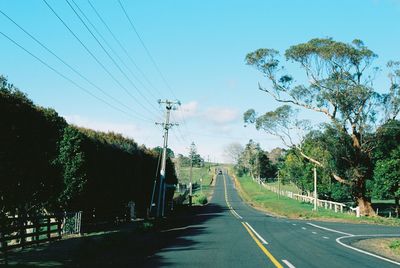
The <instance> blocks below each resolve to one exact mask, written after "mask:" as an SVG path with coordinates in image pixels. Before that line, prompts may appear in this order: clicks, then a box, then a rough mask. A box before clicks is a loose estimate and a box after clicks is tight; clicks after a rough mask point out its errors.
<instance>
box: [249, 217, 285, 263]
mask: <svg viewBox="0 0 400 268" xmlns="http://www.w3.org/2000/svg"><path fill="white" fill-rule="evenodd" d="M242 225H243V226H244V228H246V230H247V232H249V234H250V236H251V237H252V238H253V240H254V241H255V242H256V244H257V246H258V247H259V248H261V250H262V251H263V252H264V254H265V255H267V257H268V258H269V259H270V260H271V262H272V263H273V264H274V265H275V267H277V268H283V266H282V265H281V264H280V263H279V262H278V261H277V260H276V259H275V257H274V256H273V255H272V254H271V253H270V252H269V251H268V249H266V248H265V247H264V246H263V244H261V242H260V241H259V240H258V239H257V237H256V236H255V235H254V234H253V232H252V231H251V230H250V228H249V227H247V226H246V224H244V222H242Z"/></svg>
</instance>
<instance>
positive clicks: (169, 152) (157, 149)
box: [153, 146, 175, 158]
mask: <svg viewBox="0 0 400 268" xmlns="http://www.w3.org/2000/svg"><path fill="white" fill-rule="evenodd" d="M153 151H154V152H156V153H157V154H159V155H161V154H162V152H163V148H162V147H160V146H157V147H155V148H153ZM167 157H168V158H175V153H174V151H172V150H171V148H167Z"/></svg>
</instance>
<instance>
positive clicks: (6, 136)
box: [0, 76, 66, 214]
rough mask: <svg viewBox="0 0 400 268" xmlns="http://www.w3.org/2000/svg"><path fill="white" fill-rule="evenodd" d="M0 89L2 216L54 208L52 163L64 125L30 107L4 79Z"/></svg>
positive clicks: (56, 184) (56, 181) (55, 175)
mask: <svg viewBox="0 0 400 268" xmlns="http://www.w3.org/2000/svg"><path fill="white" fill-rule="evenodd" d="M0 86H1V88H0V129H1V131H0V185H1V187H0V201H1V203H0V209H1V212H2V214H3V213H7V212H8V213H13V214H24V213H31V214H32V213H36V212H39V211H40V210H42V209H43V207H48V208H54V202H55V200H56V199H57V193H58V192H59V190H60V186H61V184H60V180H59V178H60V177H59V167H58V166H57V165H56V163H55V162H54V160H55V159H56V157H57V154H58V141H59V140H60V137H61V135H62V129H63V127H64V126H66V122H65V120H64V119H63V118H61V117H59V116H58V115H57V113H56V112H55V111H54V110H52V109H45V108H42V107H38V106H35V105H33V103H32V102H31V101H30V100H29V99H28V98H27V97H26V95H25V94H23V93H22V92H21V91H19V90H18V89H17V88H15V87H14V86H13V85H11V84H9V83H8V82H7V80H6V79H5V78H4V77H3V76H0Z"/></svg>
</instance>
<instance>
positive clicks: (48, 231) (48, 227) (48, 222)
mask: <svg viewBox="0 0 400 268" xmlns="http://www.w3.org/2000/svg"><path fill="white" fill-rule="evenodd" d="M50 231H51V224H50V216H47V239H49V240H50V238H51V233H50Z"/></svg>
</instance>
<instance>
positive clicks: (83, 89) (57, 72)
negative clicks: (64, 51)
mask: <svg viewBox="0 0 400 268" xmlns="http://www.w3.org/2000/svg"><path fill="white" fill-rule="evenodd" d="M0 34H1V35H2V36H4V37H5V38H7V39H8V40H9V41H10V42H12V43H13V44H14V45H16V46H18V47H19V48H21V49H22V50H24V51H25V52H26V53H28V54H29V55H31V56H32V57H33V58H35V59H36V60H38V61H39V62H40V63H42V64H43V65H44V66H46V67H47V68H49V69H50V70H52V71H53V72H55V73H56V74H58V75H59V76H61V77H62V78H64V79H65V80H67V81H68V82H70V83H71V84H73V85H74V86H76V87H77V88H79V89H81V90H82V91H84V92H86V93H87V94H89V95H90V96H92V97H93V98H95V99H97V100H99V101H101V102H103V103H104V104H106V105H107V106H109V107H111V108H113V109H115V110H117V111H119V112H121V113H123V114H125V115H127V116H129V117H132V115H131V114H128V113H127V112H125V111H124V110H122V109H120V108H118V107H116V106H114V105H112V104H111V103H109V102H107V101H105V100H103V99H102V98H100V97H98V96H96V95H95V94H93V93H92V92H90V90H87V89H86V88H84V87H82V86H81V85H79V84H78V83H76V82H75V81H73V80H72V79H71V78H69V77H67V76H66V75H64V74H62V73H61V72H59V71H58V70H57V69H55V68H54V67H52V66H50V65H49V64H48V63H46V62H45V61H44V60H42V59H40V58H39V57H38V56H36V55H34V54H33V53H32V52H30V51H29V50H27V49H26V48H25V47H23V46H22V45H20V44H19V43H17V42H16V41H15V40H14V39H12V38H11V37H9V36H8V35H6V34H5V33H3V32H1V31H0ZM136 118H137V119H139V120H142V121H146V122H151V121H149V120H146V119H142V118H139V117H136Z"/></svg>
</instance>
